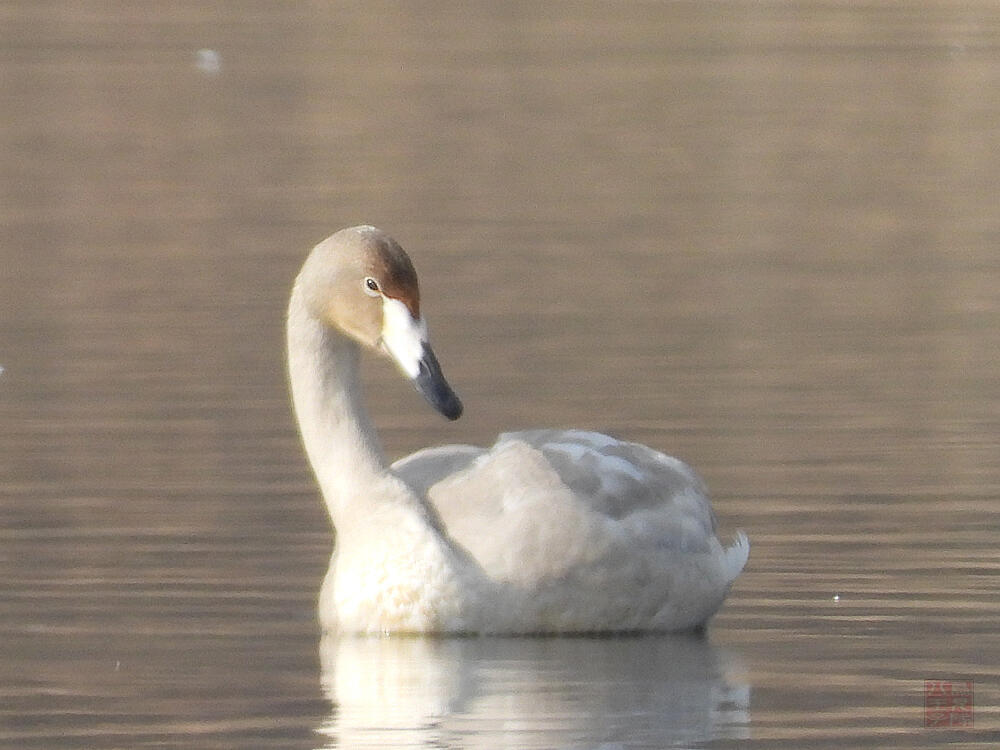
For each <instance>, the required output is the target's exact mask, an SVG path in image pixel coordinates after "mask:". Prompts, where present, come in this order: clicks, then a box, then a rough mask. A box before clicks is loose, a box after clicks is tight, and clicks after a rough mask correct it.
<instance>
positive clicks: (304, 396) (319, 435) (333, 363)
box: [287, 285, 387, 522]
mask: <svg viewBox="0 0 1000 750" xmlns="http://www.w3.org/2000/svg"><path fill="white" fill-rule="evenodd" d="M287 337H288V338H287V344H288V376H289V381H290V384H291V390H292V402H293V404H294V407H295V415H296V418H297V419H298V423H299V430H300V432H301V433H302V442H303V443H304V445H305V449H306V455H307V456H308V457H309V463H310V464H311V465H312V468H313V471H314V472H315V474H316V479H317V481H318V482H319V486H320V489H321V490H322V492H323V496H324V498H325V500H326V504H327V509H328V510H329V512H330V516H331V518H333V519H334V521H335V522H336V519H337V516H338V511H339V510H341V509H342V508H344V507H345V506H346V505H347V504H348V503H350V502H351V500H352V499H353V498H355V497H357V496H358V495H359V494H360V493H363V492H364V491H365V488H366V487H369V486H370V485H371V483H372V482H373V481H374V480H376V479H377V478H379V477H382V476H384V475H385V473H386V471H387V466H386V462H385V458H384V457H383V456H382V451H381V448H380V447H379V444H378V439H377V438H376V436H375V430H374V428H373V427H372V425H371V422H370V421H369V420H368V417H367V415H366V414H365V410H364V407H363V405H362V403H361V383H360V379H359V377H358V359H359V356H360V353H359V351H358V346H357V344H355V343H354V342H353V341H351V340H350V339H348V338H347V337H346V336H343V335H341V334H340V333H338V332H336V331H334V330H332V329H330V328H328V327H327V326H325V325H323V324H322V323H321V322H320V321H318V320H317V319H316V318H314V317H313V316H311V315H310V314H309V310H308V307H307V306H306V303H305V300H304V299H303V295H302V294H301V291H300V290H299V289H298V286H297V285H296V289H295V290H294V291H293V293H292V299H291V303H290V304H289V308H288V329H287Z"/></svg>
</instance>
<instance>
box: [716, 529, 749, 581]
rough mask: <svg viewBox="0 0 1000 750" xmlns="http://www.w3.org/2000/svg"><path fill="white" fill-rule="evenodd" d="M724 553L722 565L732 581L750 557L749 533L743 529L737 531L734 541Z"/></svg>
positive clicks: (727, 578) (728, 579) (727, 577)
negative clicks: (745, 532)
mask: <svg viewBox="0 0 1000 750" xmlns="http://www.w3.org/2000/svg"><path fill="white" fill-rule="evenodd" d="M723 555H724V556H723V561H722V566H723V569H724V570H725V571H726V580H727V581H728V582H729V583H732V582H733V581H735V580H736V576H738V575H739V574H740V571H742V570H743V566H745V565H746V564H747V560H748V559H749V557H750V540H749V539H747V535H746V534H744V533H743V532H742V531H738V532H736V537H735V539H733V543H732V544H731V545H729V546H728V547H726V550H725V552H724V553H723Z"/></svg>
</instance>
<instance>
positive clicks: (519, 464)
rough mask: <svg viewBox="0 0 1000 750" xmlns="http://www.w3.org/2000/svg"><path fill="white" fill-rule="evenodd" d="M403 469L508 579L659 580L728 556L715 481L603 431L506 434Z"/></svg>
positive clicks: (452, 529)
mask: <svg viewBox="0 0 1000 750" xmlns="http://www.w3.org/2000/svg"><path fill="white" fill-rule="evenodd" d="M394 468H397V470H398V471H400V473H401V474H403V475H404V478H405V479H406V480H407V481H408V482H410V483H411V484H412V485H413V486H415V487H417V488H419V489H422V490H425V491H426V496H427V497H428V499H429V500H430V502H431V503H432V504H433V506H434V507H435V508H436V510H437V512H438V514H439V516H440V518H441V521H442V522H443V525H444V528H446V529H447V531H448V534H449V535H450V536H451V537H452V538H453V539H454V540H455V541H456V542H458V543H459V544H460V545H462V546H463V547H464V548H465V549H467V550H468V551H469V552H470V553H471V555H472V556H473V557H474V558H475V559H476V560H477V561H479V563H480V564H481V565H482V566H483V567H484V569H485V570H486V571H487V572H488V573H489V574H490V575H491V576H493V577H495V578H497V579H500V580H506V581H510V582H513V583H518V584H521V585H528V586H537V585H539V584H541V583H543V582H545V581H555V580H558V579H560V578H562V577H564V576H566V575H569V574H572V575H579V574H584V575H585V574H586V571H588V570H589V571H596V570H597V569H601V570H602V571H606V570H608V569H611V568H614V569H617V570H618V571H619V572H620V574H621V575H623V576H632V577H634V576H644V575H651V576H655V575H656V569H657V568H659V567H661V566H663V567H668V566H669V565H670V563H669V562H668V561H670V560H676V559H677V558H680V557H685V556H690V555H696V554H698V553H709V554H712V553H721V549H720V547H719V544H718V540H717V539H716V538H715V527H716V522H715V516H714V515H713V513H712V510H711V507H710V505H709V501H708V497H707V494H706V491H705V486H704V483H703V482H702V481H701V479H700V478H699V477H698V475H697V474H695V472H694V471H693V470H692V469H691V468H690V467H689V466H687V464H685V463H683V462H682V461H679V460H677V459H675V458H671V457H669V456H665V455H664V454H662V453H658V452H657V451H654V450H652V449H650V448H647V447H645V446H642V445H639V444H636V443H628V442H623V441H620V440H616V439H614V438H611V437H609V436H607V435H602V434H600V433H595V432H584V431H577V430H572V431H566V430H533V431H526V432H514V433H505V434H503V435H501V436H500V438H499V439H498V440H497V442H496V444H495V445H493V447H492V448H490V449H489V450H482V449H475V448H471V447H470V446H454V447H450V448H446V449H431V451H421V452H420V453H418V454H415V456H414V457H413V458H411V459H407V460H404V461H402V462H399V463H398V464H397V465H396V467H394ZM635 566H640V567H642V566H650V569H649V570H648V571H645V572H644V571H637V570H634V569H633V568H634V567H635ZM737 572H738V571H737ZM604 574H605V573H604V572H602V573H601V575H604ZM733 577H735V575H733Z"/></svg>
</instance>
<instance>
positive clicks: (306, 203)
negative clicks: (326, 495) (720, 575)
mask: <svg viewBox="0 0 1000 750" xmlns="http://www.w3.org/2000/svg"><path fill="white" fill-rule="evenodd" d="M199 50H205V51H204V52H201V53H200V54H199ZM0 113H2V114H0V173H2V180H0V191H2V193H0V252H2V253H3V255H2V258H3V261H4V262H3V265H2V272H0V365H2V366H3V367H4V368H5V369H4V372H3V374H2V375H0V425H2V429H0V581H2V584H0V745H2V746H3V747H10V748H29V749H30V748H39V749H41V748H44V749H46V750H48V749H52V748H141V747H185V748H231V747H241V748H253V747H268V748H318V747H331V748H333V747H344V748H352V747H366V746H367V747H436V748H442V747H448V748H473V747H483V748H662V747H673V746H676V747H689V746H702V745H710V746H713V747H760V748H774V747H778V748H819V747H843V748H854V747H862V746H876V745H877V746H881V747H924V746H933V745H937V744H942V743H950V744H956V743H957V744H961V745H964V746H968V747H974V746H980V747H992V746H994V745H995V744H996V743H997V742H998V741H1000V710H998V708H997V704H998V699H1000V678H998V669H1000V634H998V627H997V623H998V619H1000V597H998V588H1000V586H998V583H1000V556H998V553H997V544H998V538H1000V505H998V503H1000V446H998V443H1000V440H998V438H1000V376H998V368H997V361H998V354H1000V252H998V244H1000V207H998V206H1000V200H998V198H1000V196H998V191H997V188H996V186H997V175H998V174H1000V7H998V6H996V5H995V4H994V3H989V2H981V3H976V2H969V3H965V2H949V3H936V2H926V3H909V4H905V5H904V4H891V5H890V4H885V5H881V4H866V5H863V6H858V5H856V4H854V3H849V2H833V1H831V2H816V3H808V4H793V3H783V2H775V3H759V2H740V1H735V0H734V1H733V2H722V3H705V2H690V3H685V2H681V3H662V4H659V3H653V4H608V5H598V4H590V3H558V4H536V3H534V2H524V3H520V2H512V3H501V4H494V3H485V2H484V3H418V4H399V5H397V4H388V3H386V4H383V3H357V4H349V3H268V2H217V3H202V2H196V1H195V0H189V1H188V2H174V3H160V4H151V3H143V2H137V1H136V2H127V1H126V2H118V3H100V2H82V3H81V2H68V1H63V0H44V1H39V0H20V1H16V0H15V1H11V2H6V3H4V4H3V7H2V8H0ZM360 222H368V223H374V224H377V225H380V226H382V227H383V228H385V229H388V230H390V231H391V232H392V233H393V234H395V235H396V236H397V237H398V238H399V239H400V240H401V241H402V242H403V244H404V245H405V246H406V247H407V248H408V249H409V250H410V252H411V254H412V256H413V257H414V259H415V261H416V263H417V265H418V268H419V269H420V271H421V274H422V284H423V290H424V296H425V303H426V304H425V309H426V312H427V315H428V317H429V319H430V323H431V328H432V332H433V334H434V337H435V339H436V346H437V350H438V354H439V356H440V358H441V359H442V361H443V362H444V364H445V368H446V371H447V372H448V374H449V376H450V379H451V380H452V382H453V384H454V385H455V386H456V388H457V389H458V390H459V391H460V392H461V394H462V396H463V398H464V400H465V402H466V417H465V418H463V420H461V421H460V422H458V423H456V424H447V423H445V422H444V421H443V420H440V419H439V418H437V417H436V416H435V415H434V414H433V413H431V412H430V410H429V409H427V408H426V407H425V406H424V404H423V403H422V402H421V401H420V400H419V398H418V397H417V396H416V395H415V394H413V393H412V391H411V389H410V387H409V386H408V385H407V384H406V383H403V382H400V381H399V379H398V377H397V375H396V373H395V372H394V371H393V370H392V368H391V367H390V366H388V365H385V364H384V363H381V362H372V363H370V365H369V366H368V367H367V370H368V373H367V375H368V380H369V394H370V396H371V398H370V401H371V408H372V411H373V412H374V415H375V417H376V419H377V422H378V424H379V426H380V428H381V431H382V436H383V440H384V443H385V446H386V450H387V452H388V453H389V454H390V455H391V456H393V457H395V456H398V455H403V454H405V453H407V452H409V451H411V450H414V449H416V448H418V447H421V446H424V445H428V444H434V443H439V442H445V441H447V442H459V441H468V442H479V443H485V442H490V441H491V439H492V437H493V436H494V435H495V434H496V433H497V432H499V431H502V430H506V429H515V428H520V427H530V426H538V425H542V426H544V425H559V426H581V427H587V428H593V429H600V430H604V431H609V432H612V433H614V434H616V435H619V436H622V437H626V438H630V439H635V440H640V441H643V442H646V443H649V444H651V445H653V446H655V447H656V448H659V449H661V450H664V451H668V452H671V453H674V454H676V455H679V456H682V457H683V458H685V459H687V460H688V461H690V462H691V463H693V464H694V465H695V466H696V467H698V468H699V470H700V471H701V473H702V474H703V475H704V476H705V478H706V479H707V481H708V482H709V484H710V486H711V487H712V489H713V493H714V497H715V507H716V510H717V511H718V513H719V516H720V518H721V520H722V523H723V526H724V528H725V529H726V530H727V531H732V530H735V529H737V528H744V529H746V530H747V532H748V533H749V535H750V537H751V540H752V543H753V550H752V554H751V560H750V564H749V566H748V569H747V571H746V573H745V574H744V575H743V577H742V578H741V579H740V580H739V582H738V583H737V586H736V588H735V589H734V592H733V594H732V597H731V598H730V600H729V602H728V604H727V605H726V607H725V608H724V609H723V611H722V612H721V614H720V615H719V616H718V617H717V618H716V619H715V621H714V623H713V626H712V628H711V629H710V632H709V635H708V638H707V639H690V638H666V637H656V638H628V639H620V638H606V639H590V638H572V639H531V638H526V639H392V640H387V641H370V640H354V639H348V640H343V641H322V640H321V637H320V633H319V632H318V630H317V628H316V624H315V620H314V597H315V593H316V591H317V590H318V587H319V583H320V579H321V576H322V574H323V572H324V570H325V566H326V563H327V560H328V555H329V552H330V548H331V544H332V533H331V530H330V528H329V524H328V521H327V519H326V516H325V513H324V511H323V509H322V506H321V504H320V501H319V498H318V495H317V492H316V490H315V488H314V486H313V483H312V478H311V476H310V475H309V473H308V469H307V466H306V464H305V461H304V459H303V456H302V453H301V450H300V447H299V444H298V438H297V436H296V433H295V428H294V425H293V423H292V421H291V417H290V414H289V410H288V406H287V399H286V394H285V385H284V375H283V361H282V328H281V326H282V315H283V309H284V304H285V299H286V294H287V291H288V288H289V283H290V281H291V279H292V277H293V276H294V274H295V272H296V270H297V268H298V265H299V263H300V262H301V260H302V258H303V257H304V255H305V253H306V252H307V250H308V248H309V247H311V245H312V244H314V243H315V242H316V241H318V240H319V239H321V238H323V237H324V236H326V235H327V234H329V233H330V232H331V231H333V230H334V229H337V228H339V227H341V226H345V225H348V224H354V223H360ZM925 679H937V680H953V681H958V680H973V681H974V685H975V694H974V710H975V714H974V727H972V728H968V727H965V728H961V727H959V728H925V727H924V708H923V703H924V680H925Z"/></svg>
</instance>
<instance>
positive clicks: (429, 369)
mask: <svg viewBox="0 0 1000 750" xmlns="http://www.w3.org/2000/svg"><path fill="white" fill-rule="evenodd" d="M413 385H414V386H415V387H416V389H417V390H418V391H419V392H420V395H422V396H423V397H424V398H425V399H427V403H429V404H430V405H431V406H433V407H434V409H435V410H436V411H437V412H438V413H439V414H441V415H443V416H445V417H447V418H448V419H450V420H456V419H458V418H459V417H460V416H462V402H461V401H460V400H459V398H458V395H457V394H456V393H455V391H453V390H452V388H451V386H450V385H449V384H448V381H447V380H445V379H444V375H443V374H442V372H441V365H440V364H439V363H438V360H437V357H435V356H434V350H432V349H431V348H430V346H428V345H427V344H424V347H423V355H422V356H421V357H420V371H419V372H418V373H417V376H416V377H415V378H413Z"/></svg>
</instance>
